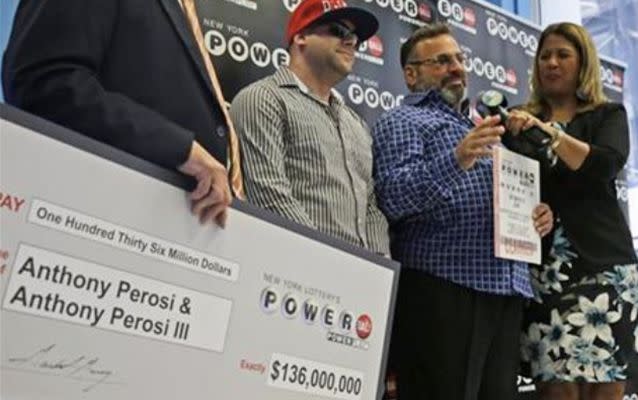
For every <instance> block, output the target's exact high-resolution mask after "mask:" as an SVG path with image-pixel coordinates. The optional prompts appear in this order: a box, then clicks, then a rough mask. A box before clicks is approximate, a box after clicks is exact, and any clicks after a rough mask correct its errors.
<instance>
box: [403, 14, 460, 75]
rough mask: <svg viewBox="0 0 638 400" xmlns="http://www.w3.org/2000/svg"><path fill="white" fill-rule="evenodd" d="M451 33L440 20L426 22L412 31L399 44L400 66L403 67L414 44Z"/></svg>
mask: <svg viewBox="0 0 638 400" xmlns="http://www.w3.org/2000/svg"><path fill="white" fill-rule="evenodd" d="M451 34H452V31H451V30H450V27H449V26H447V25H446V24H443V23H441V22H435V23H433V24H427V25H425V26H423V27H421V28H419V29H417V30H415V31H414V32H412V35H410V37H409V38H408V40H406V41H405V43H403V44H402V45H401V68H405V65H406V64H407V62H408V57H410V53H412V49H414V46H416V45H417V44H418V43H419V42H420V41H421V40H425V39H430V38H433V37H436V36H441V35H451Z"/></svg>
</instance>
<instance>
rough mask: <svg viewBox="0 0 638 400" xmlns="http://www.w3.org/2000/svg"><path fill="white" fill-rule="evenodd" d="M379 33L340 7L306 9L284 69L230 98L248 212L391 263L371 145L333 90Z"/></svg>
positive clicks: (366, 16) (334, 2)
mask: <svg viewBox="0 0 638 400" xmlns="http://www.w3.org/2000/svg"><path fill="white" fill-rule="evenodd" d="M378 26H379V23H378V21H377V19H376V18H375V17H374V15H372V14H371V13H369V12H368V11H365V10H363V9H361V8H355V7H348V6H347V5H346V3H345V2H344V1H343V0H304V1H302V2H301V3H300V4H299V6H298V7H297V9H296V10H295V11H294V12H293V13H292V15H291V16H290V20H289V22H288V28H287V31H286V41H287V44H288V50H289V52H290V65H289V66H287V67H286V66H282V67H281V68H280V69H279V70H278V71H277V72H276V73H275V74H273V75H271V76H269V77H266V78H264V79H262V80H259V81H257V82H255V83H253V84H251V85H249V86H248V87H246V88H244V89H243V90H242V91H241V92H239V93H238V94H237V96H235V99H234V100H233V104H232V106H231V110H230V112H231V118H232V119H233V121H234V123H235V124H236V125H235V126H236V128H237V131H238V132H237V133H238V136H239V141H240V143H241V147H242V151H243V160H242V161H243V162H242V170H243V172H244V186H245V190H246V196H247V199H248V201H249V202H252V203H253V204H256V205H258V206H261V207H263V208H266V209H269V210H271V211H273V212H275V213H278V214H280V215H282V216H284V217H286V218H288V219H290V220H293V221H295V222H298V223H300V224H303V225H306V226H309V227H312V228H315V229H317V230H319V231H321V232H324V233H326V234H328V235H331V236H333V237H336V238H338V239H341V240H345V241H347V242H349V243H352V244H354V245H357V246H361V247H365V248H367V249H369V250H372V251H375V252H377V253H383V254H388V252H389V249H388V247H389V239H388V232H387V228H388V226H387V222H386V220H385V217H384V216H383V215H382V214H381V212H380V211H379V209H378V207H377V204H376V199H375V196H374V182H373V180H372V137H371V136H370V132H369V130H368V128H367V126H366V125H365V123H364V122H363V120H362V119H361V118H360V117H359V116H358V115H357V114H356V113H355V112H354V111H353V110H352V109H351V108H350V107H348V105H346V104H345V102H344V101H343V99H342V98H341V96H340V95H339V94H338V93H337V92H336V91H335V90H334V89H333V88H334V86H335V85H336V84H337V83H339V82H340V81H342V80H343V79H344V78H345V77H346V76H347V75H348V74H349V73H350V72H351V71H352V66H353V64H354V61H355V51H356V48H357V46H358V45H359V43H361V42H362V41H364V40H366V39H368V38H369V37H370V36H372V35H373V34H374V33H375V32H376V30H377V28H378Z"/></svg>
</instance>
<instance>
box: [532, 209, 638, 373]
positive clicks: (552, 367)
mask: <svg viewBox="0 0 638 400" xmlns="http://www.w3.org/2000/svg"><path fill="white" fill-rule="evenodd" d="M530 269H531V275H532V284H533V286H534V292H535V296H536V297H535V299H534V300H533V301H532V302H531V304H530V305H529V307H528V309H527V310H526V317H525V321H524V326H523V332H522V340H521V356H522V360H523V363H524V366H526V367H527V368H526V371H524V372H526V373H529V374H530V375H531V376H532V377H533V378H534V379H535V380H536V381H540V382H547V381H564V382H614V381H622V380H626V379H627V375H628V373H629V371H628V365H636V363H634V362H633V360H634V359H635V358H636V357H637V356H638V336H637V335H638V321H637V316H638V270H637V266H636V264H630V265H614V266H610V267H609V268H605V271H604V272H601V273H596V274H590V275H587V274H583V273H579V268H578V254H576V253H575V252H574V251H573V249H572V246H571V244H570V242H569V240H568V238H567V236H566V235H565V232H564V230H563V227H562V226H561V225H560V221H558V222H557V224H556V229H555V230H554V236H553V243H552V248H551V250H550V253H549V256H548V257H547V258H546V260H545V262H544V263H543V265H540V266H538V265H531V266H530ZM629 360H632V362H631V363H630V362H629Z"/></svg>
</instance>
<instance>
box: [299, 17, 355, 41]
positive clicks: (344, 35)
mask: <svg viewBox="0 0 638 400" xmlns="http://www.w3.org/2000/svg"><path fill="white" fill-rule="evenodd" d="M321 27H325V28H326V33H328V34H329V35H330V36H334V37H336V38H338V39H340V40H348V41H350V40H354V42H355V45H358V44H359V43H361V41H360V40H359V36H357V33H356V31H355V29H351V28H349V27H348V26H346V25H344V24H342V23H340V22H330V23H327V24H320V25H317V26H315V27H312V28H311V30H312V31H315V30H317V29H318V28H321Z"/></svg>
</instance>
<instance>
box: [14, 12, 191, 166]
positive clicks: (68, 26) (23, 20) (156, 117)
mask: <svg viewBox="0 0 638 400" xmlns="http://www.w3.org/2000/svg"><path fill="white" fill-rule="evenodd" d="M123 1H126V0H123ZM120 5H121V4H120V1H119V0H44V1H43V0H23V1H21V2H20V4H19V6H18V9H17V11H16V18H15V20H14V27H13V31H12V34H11V37H10V41H9V45H8V47H7V51H6V52H5V55H4V59H3V76H2V78H3V79H2V83H3V88H4V93H5V98H6V101H7V102H8V103H10V104H12V105H15V106H17V107H19V108H22V109H24V110H26V111H29V112H31V113H34V114H36V115H39V116H42V117H44V118H46V119H49V120H52V121H54V122H56V123H59V124H61V125H64V126H66V127H69V128H71V129H74V130H76V131H79V132H81V133H83V134H86V135H88V136H91V137H93V138H95V139H97V140H99V141H102V142H105V143H108V144H111V145H114V146H116V147H119V148H121V149H123V150H125V151H127V152H130V153H133V154H135V155H137V156H139V157H142V158H144V159H147V160H149V161H151V162H154V163H157V164H160V165H163V166H166V167H176V166H178V165H179V164H181V163H182V162H184V161H185V160H186V158H187V157H188V154H189V153H188V152H189V151H190V147H191V144H192V141H193V138H194V134H193V133H191V132H189V131H187V130H185V129H183V128H181V127H180V126H178V125H177V124H174V123H172V122H170V121H169V120H168V119H166V118H165V117H163V116H162V115H160V114H159V113H157V112H155V111H153V110H151V109H149V108H148V107H145V106H143V105H141V104H139V103H137V102H135V101H133V100H132V99H131V98H129V97H127V96H125V95H123V94H122V93H120V92H117V91H110V90H107V88H105V86H104V84H103V82H101V80H100V73H101V70H102V68H103V67H104V65H105V62H106V61H105V60H106V59H107V58H108V57H109V49H110V48H111V47H112V46H117V45H118V43H117V42H116V41H114V39H113V37H114V36H115V35H114V33H115V31H116V29H120V27H118V23H120V22H121V21H119V20H118V8H119V7H120ZM118 37H120V36H119V35H118ZM120 40H121V39H120ZM167 56H169V55H167ZM135 57H136V55H135V54H131V55H130V62H131V63H134V62H135Z"/></svg>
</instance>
